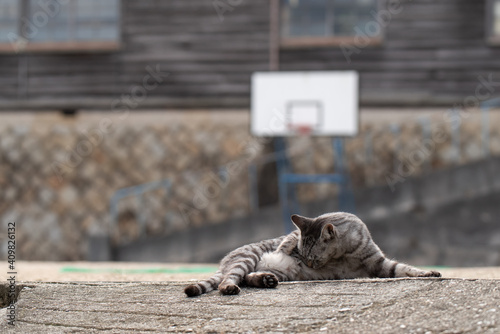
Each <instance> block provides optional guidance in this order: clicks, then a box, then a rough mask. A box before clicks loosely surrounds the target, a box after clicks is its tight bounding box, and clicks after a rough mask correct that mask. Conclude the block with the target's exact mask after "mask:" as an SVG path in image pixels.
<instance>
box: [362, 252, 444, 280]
mask: <svg viewBox="0 0 500 334" xmlns="http://www.w3.org/2000/svg"><path fill="white" fill-rule="evenodd" d="M363 264H364V265H365V266H366V267H367V268H369V272H370V273H371V276H373V277H380V278H394V277H441V273H439V272H437V271H427V270H422V269H418V268H415V267H412V266H410V265H407V264H404V263H399V262H396V261H394V260H389V259H388V258H386V257H385V256H384V255H383V254H382V253H381V252H380V253H378V254H374V256H373V257H371V258H367V259H365V260H364V261H363Z"/></svg>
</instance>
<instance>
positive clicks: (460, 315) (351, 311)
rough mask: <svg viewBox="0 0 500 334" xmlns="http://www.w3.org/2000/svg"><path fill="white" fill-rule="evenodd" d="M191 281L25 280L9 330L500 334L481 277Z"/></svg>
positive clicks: (496, 296)
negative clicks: (205, 290) (266, 285)
mask: <svg viewBox="0 0 500 334" xmlns="http://www.w3.org/2000/svg"><path fill="white" fill-rule="evenodd" d="M186 284H188V283H187V282H147V283H146V282H114V283H113V282H108V283H103V282H93V283H89V282H87V283H85V282H78V283H76V282H66V283H24V284H23V286H24V288H23V289H22V291H21V294H20V297H19V300H18V302H17V304H16V307H17V315H16V317H17V322H16V325H15V327H12V326H9V325H7V324H6V320H5V319H6V313H5V312H6V310H5V309H3V310H1V313H2V314H1V317H2V322H1V325H0V331H1V332H3V333H10V332H12V333H14V332H18V333H92V332H104V333H133V332H137V333H149V332H151V333H163V332H225V333H231V332H246V333H251V332H274V333H280V332H281V333H284V332H286V333H288V332H331V333H349V334H351V333H499V332H500V284H499V281H498V280H486V279H485V280H473V279H385V280H383V279H373V280H346V281H321V282H293V283H283V284H280V285H279V286H278V288H276V289H270V290H265V289H252V288H244V289H242V293H241V294H240V295H239V296H221V295H219V294H218V293H217V292H212V293H209V294H207V295H203V296H200V297H196V298H187V297H185V296H184V294H183V291H182V290H183V287H184V286H185V285H186Z"/></svg>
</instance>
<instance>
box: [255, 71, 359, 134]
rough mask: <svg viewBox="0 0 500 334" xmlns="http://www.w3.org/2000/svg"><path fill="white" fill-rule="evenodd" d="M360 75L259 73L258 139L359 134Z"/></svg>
mask: <svg viewBox="0 0 500 334" xmlns="http://www.w3.org/2000/svg"><path fill="white" fill-rule="evenodd" d="M358 81H359V79H358V73H357V72H356V71H326V72H256V73H254V74H253V75H252V110H251V113H252V115H251V123H252V124H251V128H252V134H253V135H255V136H271V137H273V136H274V137H281V136H295V135H297V128H299V129H301V128H302V129H303V128H306V129H307V128H310V129H311V135H314V136H355V135H356V134H357V133H358V109H359V107H358V106H359V103H358V89H359V84H358Z"/></svg>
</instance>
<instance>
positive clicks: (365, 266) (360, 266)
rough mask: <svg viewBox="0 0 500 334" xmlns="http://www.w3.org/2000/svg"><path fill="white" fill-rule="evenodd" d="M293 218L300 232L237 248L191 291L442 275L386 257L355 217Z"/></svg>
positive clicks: (188, 290) (231, 291)
mask: <svg viewBox="0 0 500 334" xmlns="http://www.w3.org/2000/svg"><path fill="white" fill-rule="evenodd" d="M292 221H293V222H294V224H295V225H296V226H297V227H298V230H296V231H294V232H292V233H290V234H289V235H287V236H283V237H280V238H276V239H270V240H266V241H262V242H260V243H255V244H251V245H247V246H243V247H240V248H238V249H236V250H235V251H233V252H231V253H229V254H228V255H227V256H226V257H225V258H224V259H223V260H222V262H221V266H220V269H219V271H218V272H217V273H216V274H215V275H214V276H213V277H212V278H210V279H209V280H206V281H202V282H200V283H198V284H193V285H190V286H188V287H187V288H186V289H185V292H186V294H187V295H188V296H197V295H200V294H202V293H205V292H208V291H211V290H214V289H216V288H217V287H218V288H219V291H220V292H221V293H222V294H238V293H239V291H240V289H239V287H238V285H239V284H241V283H246V284H247V285H249V286H255V287H262V288H264V287H268V288H272V287H275V286H276V285H277V284H278V281H296V280H300V281H303V280H332V279H349V278H362V277H380V278H389V277H440V276H441V274H440V273H438V272H435V271H425V270H420V269H418V268H415V267H412V266H409V265H406V264H402V263H398V262H396V261H393V260H390V259H388V258H386V257H385V255H384V254H383V253H382V251H381V250H380V248H379V247H378V246H377V245H376V244H375V243H374V242H373V240H372V238H371V235H370V232H369V231H368V229H367V227H366V225H365V224H364V223H363V222H362V221H361V220H360V219H359V218H358V217H356V216H355V215H352V214H349V213H343V212H336V213H329V214H325V215H322V216H319V217H317V218H306V217H301V216H298V215H294V216H292Z"/></svg>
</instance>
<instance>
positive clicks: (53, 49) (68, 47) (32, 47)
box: [0, 0, 124, 54]
mask: <svg viewBox="0 0 500 334" xmlns="http://www.w3.org/2000/svg"><path fill="white" fill-rule="evenodd" d="M18 1H19V6H20V7H19V13H18V17H17V22H18V25H17V31H16V35H17V36H18V37H19V38H20V40H19V41H17V42H15V43H13V42H0V54H12V53H16V54H18V53H82V52H84V53H102V52H115V51H118V50H120V49H121V47H122V22H123V7H124V6H123V4H122V1H121V0H119V1H118V6H119V7H118V20H117V23H116V24H117V26H118V38H117V39H116V40H114V41H111V40H110V41H101V40H85V41H77V40H69V41H44V42H30V41H29V40H28V39H26V38H25V37H24V36H23V35H22V32H21V31H22V18H25V17H27V16H28V15H27V12H28V1H29V0H18ZM83 1H85V0H83ZM23 39H24V41H23Z"/></svg>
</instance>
